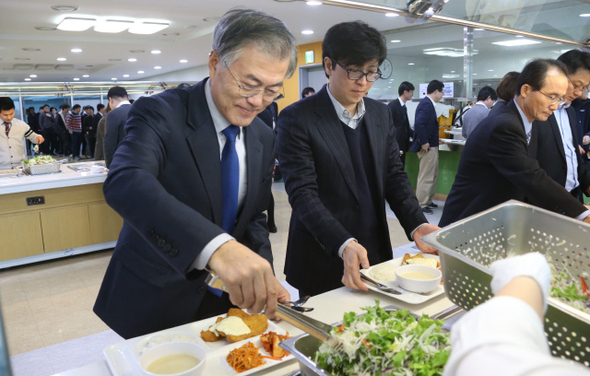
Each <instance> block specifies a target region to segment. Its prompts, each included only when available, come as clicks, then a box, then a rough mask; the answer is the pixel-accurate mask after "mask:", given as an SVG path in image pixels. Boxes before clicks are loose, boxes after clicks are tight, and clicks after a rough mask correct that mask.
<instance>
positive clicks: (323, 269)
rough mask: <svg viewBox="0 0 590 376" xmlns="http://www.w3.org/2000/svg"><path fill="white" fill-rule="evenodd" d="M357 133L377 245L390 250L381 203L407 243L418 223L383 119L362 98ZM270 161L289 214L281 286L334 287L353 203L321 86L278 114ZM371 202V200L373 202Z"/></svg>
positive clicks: (342, 144)
mask: <svg viewBox="0 0 590 376" xmlns="http://www.w3.org/2000/svg"><path fill="white" fill-rule="evenodd" d="M364 101H365V108H366V113H365V116H364V123H365V127H366V129H367V130H368V135H369V137H368V138H369V143H370V145H371V150H370V153H371V155H372V158H373V165H374V167H375V175H376V180H377V182H376V187H377V189H378V192H377V193H376V194H375V196H376V197H377V198H378V202H377V203H376V204H375V208H376V211H377V215H378V218H377V220H378V223H379V232H378V233H376V234H375V236H376V237H381V239H382V244H387V245H389V248H388V250H389V253H388V254H387V255H383V260H382V261H384V260H387V259H390V258H391V257H392V255H391V245H390V244H391V242H390V239H389V230H388V227H387V218H386V213H385V201H386V200H387V202H388V203H389V205H390V207H391V208H392V210H393V211H394V212H395V214H396V216H397V217H398V219H399V220H400V222H401V224H402V226H403V227H404V229H405V231H406V234H408V237H409V235H410V233H411V232H412V231H413V230H414V229H415V228H416V227H418V226H419V225H420V224H422V223H426V222H427V221H426V218H425V217H424V215H423V214H422V211H421V210H420V205H419V204H418V201H417V199H416V196H415V195H414V193H413V190H412V187H411V185H410V181H409V180H408V177H407V175H406V173H405V172H404V170H403V166H402V164H401V161H400V158H399V148H398V146H397V142H396V140H395V127H394V125H393V122H392V119H391V113H390V112H389V110H388V109H387V107H386V106H385V105H383V104H381V103H379V102H376V101H374V100H371V99H368V98H365V99H364ZM277 153H278V155H279V163H280V165H281V169H282V172H283V177H284V178H285V188H286V190H287V193H288V194H289V202H290V203H291V207H292V209H293V211H292V214H291V224H290V228H289V239H288V244H287V258H286V262H285V274H286V275H287V281H288V282H289V283H290V284H291V285H293V286H295V287H297V288H298V289H302V290H304V291H306V292H309V293H311V294H318V293H321V292H324V291H328V290H331V289H334V288H337V287H340V286H342V283H341V282H340V281H341V279H342V275H343V271H344V266H343V262H342V260H341V259H340V257H339V256H338V249H339V248H340V246H341V245H342V244H343V243H344V242H345V241H346V240H347V239H350V238H353V237H355V236H354V234H355V229H354V228H352V227H353V223H354V222H355V219H356V218H357V217H358V213H359V205H358V204H359V199H358V194H357V186H356V181H355V175H354V169H353V165H352V162H351V159H350V153H349V149H348V144H347V141H346V137H345V134H344V130H343V128H342V123H341V121H340V120H339V118H338V116H337V114H336V111H335V110H334V106H333V104H332V102H331V100H330V97H329V95H328V93H327V89H326V87H325V86H324V88H323V89H322V90H320V91H319V92H318V93H317V94H315V95H312V96H310V97H307V98H304V99H302V100H300V101H299V102H296V103H294V104H292V105H290V106H289V107H287V108H285V109H283V110H282V111H281V113H280V115H279V121H278V125H277ZM377 198H376V200H377Z"/></svg>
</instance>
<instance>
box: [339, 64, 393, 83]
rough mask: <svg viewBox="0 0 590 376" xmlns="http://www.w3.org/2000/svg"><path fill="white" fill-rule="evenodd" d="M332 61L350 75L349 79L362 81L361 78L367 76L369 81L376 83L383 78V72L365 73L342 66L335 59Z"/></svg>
mask: <svg viewBox="0 0 590 376" xmlns="http://www.w3.org/2000/svg"><path fill="white" fill-rule="evenodd" d="M332 61H333V62H335V63H336V64H338V65H339V66H340V67H342V69H344V70H345V71H346V73H348V78H349V79H351V80H360V79H361V78H363V76H367V81H369V82H375V81H377V80H378V79H379V78H380V77H381V71H380V70H379V69H377V72H366V73H365V72H363V71H360V70H357V69H348V68H346V67H345V66H344V65H342V64H340V63H339V62H337V61H336V60H334V59H332Z"/></svg>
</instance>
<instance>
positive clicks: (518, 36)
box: [515, 34, 524, 38]
mask: <svg viewBox="0 0 590 376" xmlns="http://www.w3.org/2000/svg"><path fill="white" fill-rule="evenodd" d="M515 37H517V38H524V35H520V34H518V35H515Z"/></svg>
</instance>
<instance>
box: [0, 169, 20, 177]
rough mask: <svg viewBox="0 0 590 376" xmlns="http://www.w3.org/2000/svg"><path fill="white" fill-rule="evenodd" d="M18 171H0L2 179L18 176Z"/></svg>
mask: <svg viewBox="0 0 590 376" xmlns="http://www.w3.org/2000/svg"><path fill="white" fill-rule="evenodd" d="M18 173H19V171H18V170H0V178H7V177H10V176H16V175H18Z"/></svg>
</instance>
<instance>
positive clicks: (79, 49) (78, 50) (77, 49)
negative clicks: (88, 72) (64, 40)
mask: <svg viewBox="0 0 590 376" xmlns="http://www.w3.org/2000/svg"><path fill="white" fill-rule="evenodd" d="M70 51H72V52H73V53H75V54H77V53H80V52H82V49H81V48H72V49H71V50H70Z"/></svg>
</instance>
